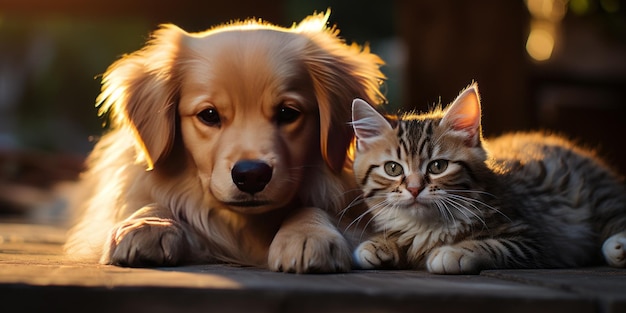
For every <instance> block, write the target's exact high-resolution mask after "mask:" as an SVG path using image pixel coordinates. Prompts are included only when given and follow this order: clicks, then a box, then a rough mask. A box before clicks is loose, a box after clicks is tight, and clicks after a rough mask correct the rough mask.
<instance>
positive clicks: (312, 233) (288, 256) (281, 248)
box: [268, 226, 350, 273]
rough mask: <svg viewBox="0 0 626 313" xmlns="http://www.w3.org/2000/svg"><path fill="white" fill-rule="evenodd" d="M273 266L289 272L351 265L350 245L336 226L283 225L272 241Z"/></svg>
mask: <svg viewBox="0 0 626 313" xmlns="http://www.w3.org/2000/svg"><path fill="white" fill-rule="evenodd" d="M268 265H269V268H270V269H271V270H273V271H278V272H289V273H332V272H345V271H348V270H349V269H350V249H349V248H348V243H347V241H346V239H345V238H344V237H343V236H342V235H341V234H340V233H339V232H338V231H337V230H335V229H333V228H326V227H321V226H319V227H314V228H311V227H306V226H305V227H302V228H301V229H296V228H290V229H284V230H283V229H281V230H280V231H279V232H278V233H277V234H276V237H274V240H273V241H272V244H271V245H270V250H269V257H268Z"/></svg>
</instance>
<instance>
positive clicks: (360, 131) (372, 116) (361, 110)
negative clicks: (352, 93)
mask: <svg viewBox="0 0 626 313" xmlns="http://www.w3.org/2000/svg"><path fill="white" fill-rule="evenodd" d="M352 127H353V128H354V134H355V135H356V138H357V140H358V148H359V149H367V148H368V144H369V143H370V142H372V140H374V139H376V138H377V137H379V136H381V135H383V134H384V133H385V132H386V131H389V130H393V128H392V127H391V124H389V122H388V121H387V120H386V119H385V118H384V117H383V116H382V115H380V113H378V112H377V111H376V110H375V109H374V108H373V107H372V106H371V105H369V103H367V102H365V101H363V100H361V99H354V101H352Z"/></svg>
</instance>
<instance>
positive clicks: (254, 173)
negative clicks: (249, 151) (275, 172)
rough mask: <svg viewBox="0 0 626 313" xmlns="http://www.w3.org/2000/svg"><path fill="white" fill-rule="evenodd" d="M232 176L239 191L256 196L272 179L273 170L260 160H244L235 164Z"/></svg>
mask: <svg viewBox="0 0 626 313" xmlns="http://www.w3.org/2000/svg"><path fill="white" fill-rule="evenodd" d="M230 175H231V176H232V178H233V182H234V183H235V185H236V186H237V188H239V190H241V191H243V192H247V193H249V194H255V193H257V192H259V191H261V190H263V188H265V185H267V184H268V183H269V182H270V179H272V168H271V167H270V166H269V165H268V164H267V163H265V162H263V161H260V160H242V161H239V162H237V163H235V166H234V167H233V169H232V171H231V172H230Z"/></svg>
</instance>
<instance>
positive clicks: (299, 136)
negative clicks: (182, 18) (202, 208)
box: [99, 13, 383, 213]
mask: <svg viewBox="0 0 626 313" xmlns="http://www.w3.org/2000/svg"><path fill="white" fill-rule="evenodd" d="M327 18H328V13H327V14H326V15H316V16H311V17H309V18H307V19H305V20H304V21H303V22H302V23H300V24H299V25H298V26H294V27H292V28H280V27H276V26H272V25H269V24H263V23H259V22H254V21H246V22H241V23H237V24H230V25H225V26H221V27H218V28H216V29H213V30H209V31H207V32H203V33H194V34H190V33H186V32H184V31H183V30H181V29H179V28H177V27H175V26H171V25H167V26H163V27H162V28H161V29H160V30H158V31H156V32H155V33H154V34H153V39H152V40H151V41H150V42H149V43H148V44H147V45H146V47H144V48H143V49H142V50H140V51H137V52H135V53H133V54H131V55H129V56H126V57H124V58H122V59H121V60H119V61H117V62H116V63H114V64H113V65H112V66H111V67H110V68H109V70H108V71H107V72H106V73H105V75H104V77H103V91H102V93H101V95H100V99H99V101H100V102H101V110H102V112H106V111H110V112H111V120H112V124H113V125H112V126H113V127H123V128H128V129H129V130H130V131H132V132H133V133H135V135H136V141H137V148H138V149H137V150H138V153H137V155H138V161H140V162H144V163H145V164H146V166H147V168H148V169H152V168H154V169H155V170H157V171H158V170H159V168H161V167H165V166H166V165H167V163H168V162H174V161H175V160H173V158H171V157H170V156H171V155H172V153H171V150H172V147H173V146H174V142H180V143H182V145H181V148H183V149H184V150H185V154H186V155H187V156H188V157H187V160H188V162H187V163H186V165H185V166H187V167H193V168H194V169H195V170H196V172H197V175H198V177H199V178H200V181H201V183H202V187H203V189H204V190H206V191H207V195H205V198H206V199H208V201H209V202H212V205H223V206H224V207H227V208H230V209H233V210H236V211H240V212H246V213H259V212H265V211H268V210H272V209H275V208H280V207H284V206H286V205H287V204H289V203H294V202H298V200H299V199H298V197H297V195H298V194H301V192H299V191H300V189H301V186H303V181H306V180H307V178H310V177H320V175H318V173H319V172H323V173H324V175H333V173H338V172H340V171H341V169H342V167H343V165H344V161H345V157H346V151H347V147H348V145H349V143H350V141H351V139H352V137H353V134H352V130H351V128H350V127H349V125H348V121H349V120H350V104H351V101H352V99H353V98H356V97H360V98H364V99H368V100H370V101H372V102H374V103H378V102H380V101H381V100H382V96H381V94H380V92H379V84H380V81H381V79H382V78H383V75H382V74H381V73H380V71H379V69H378V67H379V66H380V64H381V63H382V61H381V60H380V59H379V58H378V57H377V56H375V55H373V54H371V53H369V51H367V50H362V49H361V48H360V47H358V46H356V45H352V46H348V45H346V44H344V43H343V42H342V41H341V40H340V39H339V38H338V37H337V32H336V31H335V30H334V29H327V28H326V20H327ZM177 147H178V146H177ZM313 174H315V175H313ZM322 176H323V175H322ZM308 183H309V184H310V183H311V182H308ZM314 183H317V184H323V183H325V182H323V181H319V182H314ZM313 196H314V195H313ZM300 202H302V201H300ZM300 205H307V203H300Z"/></svg>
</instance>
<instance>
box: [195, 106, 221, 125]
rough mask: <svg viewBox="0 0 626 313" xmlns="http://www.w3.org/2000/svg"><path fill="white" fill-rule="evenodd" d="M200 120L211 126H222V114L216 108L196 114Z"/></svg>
mask: <svg viewBox="0 0 626 313" xmlns="http://www.w3.org/2000/svg"><path fill="white" fill-rule="evenodd" d="M196 116H197V117H198V119H199V120H200V122H202V123H204V124H206V125H208V126H211V127H215V126H220V122H221V121H220V115H219V113H217V110H216V109H204V110H202V111H201V112H200V113H198V114H197V115H196Z"/></svg>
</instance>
